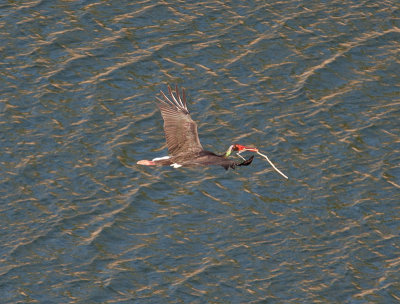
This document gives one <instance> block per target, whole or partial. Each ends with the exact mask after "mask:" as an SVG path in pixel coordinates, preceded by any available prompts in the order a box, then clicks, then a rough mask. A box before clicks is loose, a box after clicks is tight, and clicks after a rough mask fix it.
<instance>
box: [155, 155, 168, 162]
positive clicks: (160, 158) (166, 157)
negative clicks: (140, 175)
mask: <svg viewBox="0 0 400 304" xmlns="http://www.w3.org/2000/svg"><path fill="white" fill-rule="evenodd" d="M162 159H169V156H163V157H157V158H154V159H152V161H157V160H162Z"/></svg>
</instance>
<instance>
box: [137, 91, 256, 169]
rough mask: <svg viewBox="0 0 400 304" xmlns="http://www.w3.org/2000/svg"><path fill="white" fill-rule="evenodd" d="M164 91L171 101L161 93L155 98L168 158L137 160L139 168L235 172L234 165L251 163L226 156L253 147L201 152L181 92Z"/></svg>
mask: <svg viewBox="0 0 400 304" xmlns="http://www.w3.org/2000/svg"><path fill="white" fill-rule="evenodd" d="M168 92H169V94H170V96H171V98H168V97H167V96H166V95H165V94H164V93H163V92H162V91H161V95H162V97H163V98H164V100H163V99H160V98H158V97H156V99H157V100H158V103H157V105H158V107H159V109H160V111H161V115H162V117H163V119H164V132H165V138H166V140H167V146H168V154H169V155H168V156H164V157H159V158H155V159H153V160H140V161H138V162H137V163H138V164H139V165H145V166H172V167H174V168H179V167H189V166H208V165H219V166H222V167H224V168H225V169H226V170H228V169H229V168H232V169H235V167H236V166H248V165H250V164H251V162H252V161H253V158H254V155H253V156H251V157H250V158H249V159H247V160H246V159H244V161H243V162H240V163H236V162H235V161H233V160H231V159H228V157H229V156H230V155H231V153H232V151H237V152H239V153H240V152H241V151H242V152H243V151H253V152H257V151H258V150H257V149H256V148H249V147H245V146H242V145H237V144H234V145H231V146H230V147H229V148H228V150H227V151H226V152H225V154H222V155H217V154H215V153H213V152H210V151H206V150H204V149H203V147H202V146H201V144H200V140H199V135H198V133H197V124H196V123H195V122H194V121H193V120H192V118H191V117H190V114H189V110H188V108H187V105H186V95H185V90H184V89H182V95H180V94H179V90H178V86H176V87H175V92H173V91H172V89H171V87H170V86H168Z"/></svg>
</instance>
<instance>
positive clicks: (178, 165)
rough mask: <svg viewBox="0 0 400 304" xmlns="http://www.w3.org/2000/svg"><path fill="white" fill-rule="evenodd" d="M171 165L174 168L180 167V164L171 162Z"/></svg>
mask: <svg viewBox="0 0 400 304" xmlns="http://www.w3.org/2000/svg"><path fill="white" fill-rule="evenodd" d="M171 167H174V168H175V169H176V168H179V167H182V165H180V164H176V163H173V164H172V165H171Z"/></svg>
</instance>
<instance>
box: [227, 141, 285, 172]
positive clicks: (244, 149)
mask: <svg viewBox="0 0 400 304" xmlns="http://www.w3.org/2000/svg"><path fill="white" fill-rule="evenodd" d="M233 150H234V151H238V152H237V153H236V154H237V155H238V156H239V157H240V158H242V159H245V158H244V157H243V156H242V155H240V153H242V152H245V151H250V152H256V153H257V154H258V155H261V156H262V157H264V158H265V159H266V160H267V161H268V162H269V164H270V165H271V166H272V168H274V169H275V171H276V172H278V173H279V174H280V175H282V176H283V177H284V178H286V179H289V178H288V177H287V176H286V175H285V174H283V173H282V172H281V171H280V170H279V169H278V168H277V167H275V165H274V164H273V163H272V161H270V160H269V158H268V156H267V155H264V154H262V153H261V152H260V151H258V149H257V148H250V147H246V146H242V145H238V144H236V145H234V146H233Z"/></svg>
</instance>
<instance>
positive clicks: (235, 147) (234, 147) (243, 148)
mask: <svg viewBox="0 0 400 304" xmlns="http://www.w3.org/2000/svg"><path fill="white" fill-rule="evenodd" d="M232 151H237V152H239V153H240V152H244V151H250V152H258V149H257V148H251V147H246V146H242V145H238V144H234V145H231V146H230V147H229V149H228V150H227V151H226V153H225V157H228V156H229V155H231V153H232Z"/></svg>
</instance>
